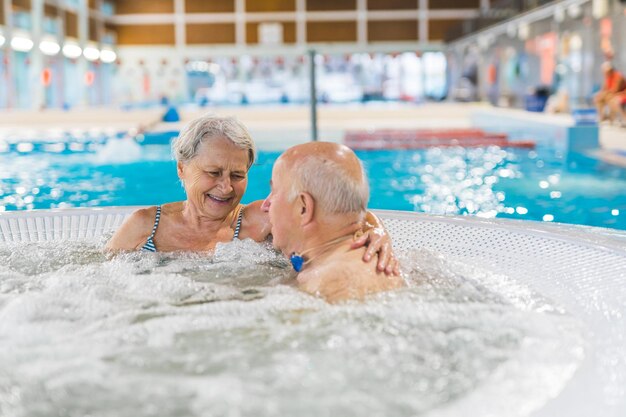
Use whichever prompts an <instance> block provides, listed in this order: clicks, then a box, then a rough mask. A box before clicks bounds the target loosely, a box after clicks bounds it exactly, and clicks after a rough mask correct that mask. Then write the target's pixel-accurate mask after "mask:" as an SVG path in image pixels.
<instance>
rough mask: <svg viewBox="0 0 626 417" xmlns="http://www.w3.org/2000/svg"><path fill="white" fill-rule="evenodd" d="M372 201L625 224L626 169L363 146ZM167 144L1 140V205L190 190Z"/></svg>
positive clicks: (552, 154)
mask: <svg viewBox="0 0 626 417" xmlns="http://www.w3.org/2000/svg"><path fill="white" fill-rule="evenodd" d="M357 154H358V156H359V157H360V158H361V159H362V160H363V162H364V165H365V167H366V169H367V171H368V176H369V179H370V184H371V190H372V196H371V200H370V207H372V208H378V209H393V210H409V211H417V212H423V213H431V214H461V215H466V214H467V215H475V216H479V217H487V218H492V217H503V218H515V219H528V220H537V221H546V222H552V221H553V222H562V223H573V224H584V225H590V226H602V227H611V228H617V229H626V193H624V192H623V190H625V189H626V170H625V169H623V168H619V167H616V166H612V165H609V164H606V163H604V162H600V161H598V160H596V159H594V158H592V157H589V156H586V155H580V154H561V153H559V152H557V151H554V150H551V149H548V148H542V147H539V148H537V149H536V150H530V151H529V150H522V149H502V148H499V147H486V148H469V149H464V148H432V149H428V150H414V151H412V150H411V151H407V150H404V151H359V152H357ZM278 155H279V153H277V152H260V154H259V158H258V161H257V163H256V164H255V165H254V166H253V167H252V170H251V173H250V182H249V185H248V191H247V193H246V195H245V196H244V202H248V201H253V200H257V199H262V198H264V197H265V196H266V195H267V194H268V192H269V178H270V175H271V167H272V164H273V162H274V160H275V159H276V158H277V156H278ZM183 196H184V194H183V191H182V188H181V187H180V184H179V182H178V179H177V177H176V170H175V164H174V162H173V161H172V160H171V156H170V149H169V145H166V144H163V143H161V144H159V143H155V142H154V141H146V142H145V143H144V144H138V143H136V142H135V141H133V140H124V139H119V138H109V139H106V138H105V139H103V138H102V137H97V138H86V139H85V138H82V139H81V140H68V139H67V138H66V139H64V141H57V142H55V141H52V142H50V141H48V142H46V143H43V144H42V143H32V144H29V143H13V144H8V143H4V144H0V211H4V210H24V209H47V208H55V207H95V206H111V205H113V206H115V205H146V204H158V203H163V202H168V201H175V200H179V199H182V198H183Z"/></svg>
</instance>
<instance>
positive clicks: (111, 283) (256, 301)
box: [0, 241, 583, 417]
mask: <svg viewBox="0 0 626 417" xmlns="http://www.w3.org/2000/svg"><path fill="white" fill-rule="evenodd" d="M101 245H102V242H101V241H94V242H80V243H72V242H64V243H61V244H59V243H54V244H53V243H43V244H36V245H34V244H11V245H4V246H0V265H2V266H0V415H12V416H29V417H35V416H50V415H64V416H84V415H90V416H133V417H135V416H153V415H155V416H157V415H158V416H181V415H185V416H285V415H300V416H331V415H333V416H334V415H341V416H362V415H369V416H391V415H393V416H415V415H455V413H456V414H458V412H459V410H464V412H465V413H469V414H471V415H485V414H488V413H494V412H496V413H497V412H502V410H507V411H506V412H504V414H507V415H525V414H527V413H528V412H530V411H532V409H534V408H535V407H537V406H540V405H541V404H542V403H543V402H545V401H546V400H547V399H548V398H549V397H550V396H551V395H554V394H555V393H558V391H559V390H560V389H561V388H562V386H563V384H564V383H565V382H566V381H567V379H568V378H569V377H570V376H571V374H572V373H573V372H574V370H575V369H576V366H577V364H578V363H579V362H580V360H581V358H582V355H583V351H582V347H583V345H582V342H581V340H582V338H581V329H580V325H579V323H578V322H577V321H576V320H574V319H573V318H571V317H570V316H568V315H567V314H566V312H564V311H561V310H560V309H559V308H558V307H557V306H554V305H553V304H552V303H550V301H549V300H546V299H543V298H542V297H541V296H540V295H538V294H535V293H533V292H532V291H530V290H529V289H528V288H525V287H523V286H520V285H518V284H516V283H515V282H511V281H510V280H507V278H506V277H503V276H500V275H498V274H495V273H493V272H490V271H486V270H481V269H478V268H475V267H470V266H468V265H464V264H459V263H454V262H451V261H450V260H446V259H443V258H442V257H441V256H439V255H437V254H435V253H430V252H426V251H410V252H407V253H404V254H402V256H401V260H402V263H403V267H404V270H405V272H406V274H407V279H408V282H409V287H408V288H406V289H402V290H398V291H394V292H390V293H385V294H380V295H377V296H374V297H371V299H369V300H367V301H366V302H363V303H360V302H346V303H342V304H337V305H329V304H327V303H325V302H324V301H322V300H321V299H319V298H316V297H313V296H310V295H307V294H304V293H302V292H300V291H298V290H297V289H296V288H295V287H293V286H292V285H291V283H292V282H293V276H292V273H291V271H290V270H289V268H288V267H287V263H286V262H285V260H284V258H283V257H282V256H280V255H279V254H276V253H275V252H274V251H272V250H271V248H269V247H268V246H266V245H260V244H257V243H254V242H251V241H235V242H230V243H227V244H224V245H220V246H218V248H217V249H216V251H215V252H214V253H212V254H189V253H179V254H148V253H132V254H125V255H120V256H116V257H114V258H111V259H108V258H107V257H106V256H104V255H103V254H102V253H101V251H100V247H101ZM468 406H469V407H470V408H469V409H468ZM511 410H517V411H511ZM515 413H517V414H515ZM501 414H503V413H501Z"/></svg>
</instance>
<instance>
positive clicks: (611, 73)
mask: <svg viewBox="0 0 626 417" xmlns="http://www.w3.org/2000/svg"><path fill="white" fill-rule="evenodd" d="M602 73H603V74H604V84H603V85H602V89H601V90H600V91H598V93H596V95H595V96H594V98H593V101H594V104H595V106H596V109H597V111H598V118H599V120H600V121H601V122H602V121H609V122H612V121H613V120H614V119H615V116H616V114H615V112H614V110H615V109H612V108H608V113H607V112H606V110H607V107H609V103H610V102H611V100H613V98H615V97H616V96H617V95H618V94H619V93H620V92H621V91H623V90H624V87H626V83H625V82H624V77H623V76H622V74H620V72H619V71H617V70H616V69H615V68H614V67H613V64H611V62H609V61H606V62H604V63H603V64H602Z"/></svg>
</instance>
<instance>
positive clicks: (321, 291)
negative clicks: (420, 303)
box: [298, 244, 405, 303]
mask: <svg viewBox="0 0 626 417" xmlns="http://www.w3.org/2000/svg"><path fill="white" fill-rule="evenodd" d="M364 253H365V248H358V249H350V248H349V244H345V245H342V246H341V247H339V248H337V249H336V250H334V251H333V252H332V253H329V254H327V256H325V257H324V259H320V260H318V262H316V264H315V265H311V267H308V268H306V269H305V270H304V271H302V272H301V273H300V274H299V275H298V286H299V288H300V289H301V290H303V291H306V292H308V293H311V294H314V295H319V296H321V297H323V298H324V299H325V300H326V301H328V302H331V303H333V302H338V301H343V300H347V299H358V300H362V299H363V298H365V297H366V296H367V295H369V294H374V293H377V292H381V291H388V290H391V289H394V288H400V287H403V286H405V282H404V280H403V279H402V278H401V277H399V276H396V275H391V276H387V275H385V273H384V272H379V271H377V269H376V263H373V262H372V263H365V262H363V261H362V258H363V254H364Z"/></svg>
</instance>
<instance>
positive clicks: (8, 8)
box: [0, 0, 16, 108]
mask: <svg viewBox="0 0 626 417" xmlns="http://www.w3.org/2000/svg"><path fill="white" fill-rule="evenodd" d="M0 7H2V8H3V9H4V19H5V24H4V37H5V44H4V53H5V56H6V62H7V69H6V71H7V77H6V84H5V85H4V87H5V88H6V92H7V107H8V108H11V107H14V106H15V93H16V91H15V82H14V80H13V66H14V65H15V64H14V62H13V60H14V59H15V57H14V55H13V49H12V48H11V38H12V37H13V11H12V2H11V0H2V4H0Z"/></svg>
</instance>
